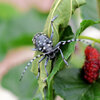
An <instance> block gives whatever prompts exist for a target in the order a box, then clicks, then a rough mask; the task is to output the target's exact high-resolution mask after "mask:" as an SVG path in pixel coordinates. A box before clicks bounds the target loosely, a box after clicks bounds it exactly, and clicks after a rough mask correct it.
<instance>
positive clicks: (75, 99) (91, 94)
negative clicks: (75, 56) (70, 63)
mask: <svg viewBox="0 0 100 100" xmlns="http://www.w3.org/2000/svg"><path fill="white" fill-rule="evenodd" d="M53 87H54V89H55V93H56V94H57V95H60V96H61V97H62V98H64V100H99V99H100V91H99V90H100V80H97V81H96V82H95V83H93V84H88V83H86V82H85V81H84V80H83V78H82V76H81V70H80V69H75V68H69V69H63V70H62V71H60V72H59V73H58V74H57V75H56V76H55V78H54V86H53Z"/></svg>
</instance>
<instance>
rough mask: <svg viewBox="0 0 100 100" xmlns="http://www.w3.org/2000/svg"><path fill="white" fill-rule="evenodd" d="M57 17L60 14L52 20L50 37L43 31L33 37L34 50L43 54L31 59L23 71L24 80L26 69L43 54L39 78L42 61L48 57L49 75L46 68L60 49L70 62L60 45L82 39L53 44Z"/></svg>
mask: <svg viewBox="0 0 100 100" xmlns="http://www.w3.org/2000/svg"><path fill="white" fill-rule="evenodd" d="M57 17H58V16H54V17H53V19H52V20H51V30H52V33H51V36H50V38H49V37H48V36H47V35H46V34H44V33H43V32H39V33H37V34H36V35H35V36H34V37H33V39H32V41H33V44H35V48H34V49H33V51H40V52H41V53H42V54H40V55H37V56H35V57H34V58H33V59H32V60H30V62H29V63H28V64H27V66H26V67H25V69H24V71H23V72H22V74H21V78H20V80H22V78H23V76H24V73H25V72H26V70H27V68H28V67H29V66H30V64H31V63H32V62H33V61H34V60H35V59H36V58H39V57H41V56H43V57H42V58H41V59H40V60H39V61H38V75H37V78H39V76H40V62H42V61H43V60H44V59H45V58H46V60H45V64H44V67H45V72H46V75H47V77H48V72H47V69H46V66H47V63H48V61H49V60H52V61H53V59H54V58H55V57H56V54H57V53H58V52H59V51H60V53H61V57H62V59H63V61H64V62H65V64H66V65H67V66H68V62H67V61H66V60H65V58H64V55H63V52H62V50H61V49H60V47H61V45H65V44H66V43H70V42H73V41H80V40H79V39H71V40H67V41H60V42H58V43H57V44H56V46H53V35H54V28H53V22H54V20H55V19H56V18H57Z"/></svg>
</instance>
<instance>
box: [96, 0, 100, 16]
mask: <svg viewBox="0 0 100 100" xmlns="http://www.w3.org/2000/svg"><path fill="white" fill-rule="evenodd" d="M97 10H98V15H99V18H100V0H97Z"/></svg>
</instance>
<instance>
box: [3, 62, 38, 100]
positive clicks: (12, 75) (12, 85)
mask: <svg viewBox="0 0 100 100" xmlns="http://www.w3.org/2000/svg"><path fill="white" fill-rule="evenodd" d="M25 65H26V64H23V65H21V66H17V67H15V68H13V69H11V70H10V71H9V72H8V73H7V74H6V75H5V76H4V77H3V79H2V82H1V85H2V86H3V87H4V88H6V89H8V90H9V91H11V92H12V93H14V94H15V95H16V96H18V98H19V99H20V100H22V99H23V100H28V99H29V100H32V98H33V97H34V96H35V95H36V92H37V89H38V83H37V79H36V77H35V76H34V75H33V73H30V71H29V70H27V72H26V73H25V75H24V78H23V80H22V81H19V78H20V75H21V73H22V71H23V69H24V68H25ZM26 98H27V99H26Z"/></svg>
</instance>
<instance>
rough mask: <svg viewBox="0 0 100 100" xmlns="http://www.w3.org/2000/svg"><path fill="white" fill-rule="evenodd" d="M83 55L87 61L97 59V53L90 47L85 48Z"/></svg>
mask: <svg viewBox="0 0 100 100" xmlns="http://www.w3.org/2000/svg"><path fill="white" fill-rule="evenodd" d="M85 55H86V60H88V61H89V60H91V59H99V52H98V51H97V50H96V49H95V48H93V47H91V46H87V47H86V49H85Z"/></svg>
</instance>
